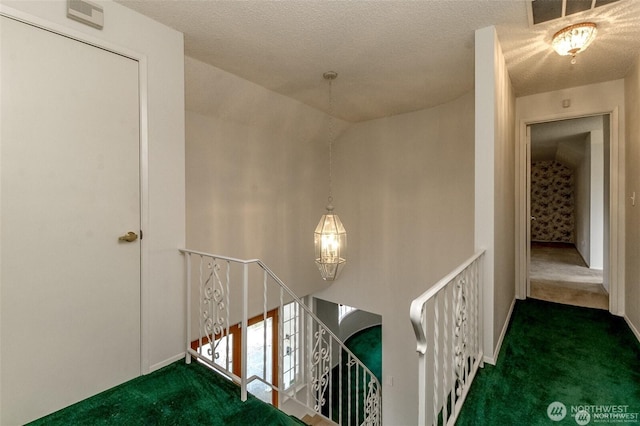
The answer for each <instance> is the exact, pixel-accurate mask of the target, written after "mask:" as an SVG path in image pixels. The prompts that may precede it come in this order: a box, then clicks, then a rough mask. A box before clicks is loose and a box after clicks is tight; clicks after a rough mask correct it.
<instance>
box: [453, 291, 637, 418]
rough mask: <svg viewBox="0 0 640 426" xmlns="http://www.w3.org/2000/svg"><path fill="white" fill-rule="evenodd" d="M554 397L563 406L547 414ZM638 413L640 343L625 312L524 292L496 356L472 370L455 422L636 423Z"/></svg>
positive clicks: (558, 406)
mask: <svg viewBox="0 0 640 426" xmlns="http://www.w3.org/2000/svg"><path fill="white" fill-rule="evenodd" d="M554 402H560V403H562V404H563V405H559V404H556V405H555V406H554V407H555V414H556V416H555V417H554V421H552V420H551V417H550V416H549V415H548V414H547V409H548V408H549V405H550V404H552V403H554ZM563 406H564V409H563ZM581 410H585V411H586V412H587V413H588V415H586V414H585V412H582V413H580V414H579V416H578V417H577V418H576V417H575V414H576V413H577V412H579V411H581ZM552 411H553V410H552ZM638 413H640V343H638V341H637V339H636V338H635V336H634V335H633V333H632V332H631V330H630V329H629V327H628V325H627V324H626V322H625V321H624V319H622V318H620V317H616V316H613V315H611V314H609V313H608V312H606V311H602V310H596V309H587V308H578V307H573V306H567V305H560V304H554V303H549V302H543V301H537V300H533V299H528V300H526V301H517V303H516V306H515V309H514V312H513V316H512V319H511V324H510V326H509V329H508V331H507V334H506V336H505V340H504V343H503V345H502V350H501V353H500V356H499V358H498V363H497V365H496V366H491V365H485V368H484V369H480V371H479V372H478V375H477V376H476V379H475V381H474V383H473V384H472V386H471V390H470V392H469V395H468V397H467V400H466V402H465V404H464V406H463V409H462V411H461V413H460V417H459V418H458V422H457V425H550V424H553V425H574V426H575V425H576V424H583V425H584V424H589V425H597V424H601V423H608V424H612V423H613V424H621V425H622V424H627V425H629V424H631V425H633V424H637V425H640V418H639V415H638ZM563 414H564V417H563ZM587 421H588V423H586V422H587Z"/></svg>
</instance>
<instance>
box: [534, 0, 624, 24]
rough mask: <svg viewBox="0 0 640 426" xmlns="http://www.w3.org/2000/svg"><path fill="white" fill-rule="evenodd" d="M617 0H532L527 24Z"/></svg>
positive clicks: (561, 16) (541, 21)
mask: <svg viewBox="0 0 640 426" xmlns="http://www.w3.org/2000/svg"><path fill="white" fill-rule="evenodd" d="M617 1H618V0H532V1H530V2H528V5H529V25H531V26H533V25H536V24H541V23H543V22H548V21H553V20H554V19H560V18H564V17H565V16H570V15H574V14H576V13H580V12H585V11H587V10H592V9H595V8H596V7H600V6H605V5H607V4H611V3H615V2H617Z"/></svg>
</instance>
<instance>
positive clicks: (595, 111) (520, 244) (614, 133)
mask: <svg viewBox="0 0 640 426" xmlns="http://www.w3.org/2000/svg"><path fill="white" fill-rule="evenodd" d="M624 84H625V83H624V80H614V81H608V82H604V83H597V84H591V85H587V86H580V87H572V88H569V89H562V90H557V91H553V92H546V93H539V94H536V95H530V96H523V97H520V98H517V99H516V123H517V126H518V132H517V139H516V165H517V170H516V180H517V195H516V196H517V197H518V200H519V202H518V210H517V213H516V222H517V225H516V226H517V233H516V236H517V245H516V251H517V254H518V255H517V259H516V268H517V270H516V286H517V294H518V297H520V298H524V297H526V291H527V290H526V282H527V272H526V252H524V250H525V248H526V244H525V243H524V241H526V232H524V229H526V228H525V224H524V223H523V222H522V221H523V219H526V218H527V217H528V212H527V211H526V205H525V203H524V200H525V195H524V194H526V189H525V186H526V175H527V170H526V166H525V165H526V162H527V160H526V146H525V142H526V136H525V130H526V125H527V124H533V123H541V122H546V121H553V120H559V119H565V118H575V117H583V116H591V115H599V114H609V113H611V120H612V122H613V123H614V126H612V127H611V129H610V130H611V139H610V161H609V166H610V167H611V172H612V173H611V182H610V186H611V192H610V193H609V206H610V208H611V212H612V214H611V216H610V218H609V224H610V227H609V231H610V233H609V235H610V238H609V239H610V244H611V245H610V248H611V252H610V253H609V258H611V259H614V258H615V259H617V263H615V264H614V263H612V264H611V267H610V268H609V269H610V271H609V272H610V274H609V278H610V279H609V280H608V282H610V297H609V300H610V309H611V312H612V313H615V314H618V315H622V314H623V313H624V286H625V261H624V259H625V242H624V241H625V237H626V234H625V211H624V206H625V198H626V195H625V180H624V176H625V132H624V129H625V87H624ZM563 99H570V100H571V106H570V107H569V108H563V107H562V101H563ZM605 169H606V167H605ZM605 195H606V192H605ZM606 234H607V232H605V235H606ZM605 255H606V249H605ZM608 261H609V260H608V259H604V265H607V262H608ZM605 280H607V277H605Z"/></svg>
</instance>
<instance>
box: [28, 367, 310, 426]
mask: <svg viewBox="0 0 640 426" xmlns="http://www.w3.org/2000/svg"><path fill="white" fill-rule="evenodd" d="M30 425H34V426H36V425H43V426H44V425H47V426H52V425H53V426H56V425H61V426H62V425H65V426H67V425H92V426H93V425H118V426H119V425H126V426H130V425H238V426H246V425H264V426H267V425H269V426H271V425H280V426H287V425H292V426H295V425H304V423H303V422H301V421H299V420H298V419H296V418H293V417H290V416H288V415H286V414H285V413H283V412H282V411H279V410H277V409H276V408H274V407H272V406H271V405H269V404H265V403H263V402H262V401H260V400H258V399H257V398H255V397H253V396H251V395H249V399H247V401H246V402H242V401H240V388H239V387H238V386H237V385H236V384H234V383H232V382H230V381H228V380H226V379H224V378H223V377H222V376H220V375H219V374H217V373H215V372H213V371H211V370H210V369H208V368H207V367H204V366H202V365H200V364H199V363H197V362H192V363H191V364H190V365H187V364H185V363H184V361H178V362H175V363H173V364H171V365H169V366H167V367H165V368H163V369H160V370H158V371H155V372H153V373H151V374H149V375H146V376H141V377H138V378H136V379H134V380H131V381H129V382H127V383H124V384H122V385H120V386H117V387H115V388H113V389H109V390H107V391H105V392H102V393H100V394H98V395H96V396H94V397H91V398H89V399H86V400H84V401H80V402H79V403H77V404H74V405H72V406H70V407H67V408H65V409H63V410H60V411H57V412H55V413H53V414H51V415H49V416H47V417H43V418H41V419H39V420H36V421H35V422H32V423H30Z"/></svg>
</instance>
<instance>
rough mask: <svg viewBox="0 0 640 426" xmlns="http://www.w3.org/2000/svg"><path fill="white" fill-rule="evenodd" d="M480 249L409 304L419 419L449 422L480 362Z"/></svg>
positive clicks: (454, 417)
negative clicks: (416, 362)
mask: <svg viewBox="0 0 640 426" xmlns="http://www.w3.org/2000/svg"><path fill="white" fill-rule="evenodd" d="M483 259H484V250H482V251H479V252H478V253H476V254H475V255H473V256H472V257H471V258H469V259H468V260H467V261H466V262H464V263H463V264H461V265H460V266H459V267H457V268H456V269H455V270H454V271H452V272H451V273H450V274H449V275H447V276H446V277H444V278H442V279H441V280H440V281H438V283H437V284H436V285H434V286H433V287H431V288H430V289H429V290H427V291H426V292H425V293H423V294H422V295H421V296H419V297H418V298H416V299H415V300H414V301H413V302H412V303H411V308H410V318H411V324H412V325H413V330H414V332H415V334H416V340H417V351H418V365H419V367H418V371H419V378H418V386H419V389H418V395H419V415H418V424H419V425H420V426H422V425H453V424H455V421H456V419H457V418H458V414H459V413H460V409H461V408H462V404H463V403H464V400H465V398H466V396H467V392H468V391H469V388H470V387H471V382H472V381H473V378H474V377H475V374H476V372H477V370H478V368H479V367H482V365H483V362H482V357H483V351H482V265H483Z"/></svg>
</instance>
